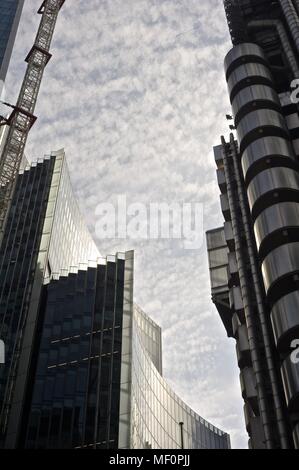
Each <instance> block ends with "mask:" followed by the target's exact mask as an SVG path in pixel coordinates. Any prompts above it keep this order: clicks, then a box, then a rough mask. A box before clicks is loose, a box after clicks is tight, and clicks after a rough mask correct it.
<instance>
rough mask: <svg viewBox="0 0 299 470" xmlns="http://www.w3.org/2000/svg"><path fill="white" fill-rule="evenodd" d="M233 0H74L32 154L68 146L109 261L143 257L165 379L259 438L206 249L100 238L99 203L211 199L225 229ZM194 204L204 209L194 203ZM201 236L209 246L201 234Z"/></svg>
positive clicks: (48, 77)
mask: <svg viewBox="0 0 299 470" xmlns="http://www.w3.org/2000/svg"><path fill="white" fill-rule="evenodd" d="M40 3H41V0H25V6H24V11H23V15H22V19H21V24H20V28H19V32H18V36H17V39H16V45H15V49H14V52H13V57H12V62H11V66H10V69H9V73H8V77H7V82H6V100H7V101H10V102H12V103H13V102H15V100H16V97H17V94H18V91H19V88H20V85H21V80H22V77H23V73H24V71H25V63H24V58H25V56H26V55H27V53H28V51H29V50H30V48H31V46H32V44H33V41H34V37H35V34H36V31H37V28H38V23H39V19H40V17H39V15H37V14H36V11H37V9H38V7H39V6H40ZM230 48H231V44H230V38H229V34H228V28H227V24H226V19H225V15H224V10H223V5H222V0H200V1H199V0H88V1H87V0H66V2H65V5H64V7H63V9H62V11H61V14H60V16H59V20H58V23H57V27H56V30H55V35H54V40H53V44H52V50H51V52H52V54H53V57H52V59H51V61H50V62H49V65H48V67H47V69H46V72H45V75H44V79H43V83H42V87H41V90H40V95H39V99H38V105H37V108H36V115H37V117H38V120H37V122H36V124H35V126H34V127H33V128H32V130H31V134H30V137H29V140H28V143H27V148H26V155H27V158H29V160H30V159H31V160H34V159H37V158H40V157H42V156H43V155H47V154H50V152H51V151H55V150H58V149H61V148H64V149H65V151H66V155H67V161H68V166H69V169H70V173H71V179H72V184H73V188H74V191H75V193H76V196H77V198H78V201H79V204H80V207H81V210H82V213H83V215H84V217H85V219H86V222H87V224H88V227H89V229H90V231H91V233H92V234H93V236H94V238H95V241H96V243H97V245H98V247H99V250H100V252H101V253H102V254H103V255H105V254H112V253H115V252H116V251H124V250H128V249H134V250H135V262H136V268H135V286H134V291H135V292H134V295H135V300H136V302H137V303H138V304H139V305H140V306H141V307H142V309H143V310H144V311H145V312H147V314H149V315H150V316H151V317H152V318H153V319H154V320H155V321H156V322H157V323H158V324H160V326H161V327H162V329H163V369H164V376H165V378H166V379H167V380H168V381H169V383H170V384H171V385H172V386H173V388H174V389H175V391H176V392H177V393H178V394H179V395H180V396H181V397H182V399H183V400H184V401H186V403H187V404H188V405H189V406H191V407H192V408H193V409H194V410H195V411H196V412H197V413H199V414H200V415H202V416H203V417H204V418H206V419H208V420H210V421H211V422H212V423H213V424H214V425H216V426H219V427H220V428H221V429H223V430H225V431H226V432H228V433H230V435H231V440H232V446H233V447H234V448H246V447H247V441H248V437H247V434H246V431H245V425H244V418H243V403H242V399H241V393H240V385H239V371H238V367H237V360H236V354H235V344H234V341H233V340H231V339H228V338H227V337H226V332H225V329H224V327H223V325H222V323H221V320H220V318H219V316H218V313H217V311H216V308H215V307H214V306H213V304H212V302H211V294H210V282H209V272H208V261H207V254H206V246H205V241H204V242H203V243H202V244H201V246H200V248H199V247H198V248H197V249H193V250H190V249H189V250H188V249H186V247H185V246H184V243H183V241H182V240H171V239H170V240H169V239H158V240H146V239H139V240H135V239H134V240H133V239H115V238H114V239H103V238H102V237H100V238H99V237H98V236H97V232H96V227H97V222H98V220H99V207H101V206H99V205H100V204H103V203H107V202H108V203H115V201H116V200H117V198H118V197H119V196H122V197H124V196H125V197H126V199H127V203H128V204H136V203H139V204H140V203H142V204H144V205H145V207H147V208H148V207H149V205H150V204H151V203H167V204H172V203H179V204H181V206H182V204H193V205H194V204H200V205H201V207H203V227H201V232H202V234H201V235H202V238H203V235H204V233H203V232H204V231H206V230H208V229H210V228H214V227H216V226H219V225H222V224H223V220H222V214H221V211H220V203H219V188H218V186H217V181H216V174H215V163H214V158H213V146H214V145H218V144H219V143H220V136H221V135H222V134H224V135H228V132H229V129H228V123H227V121H226V120H225V115H226V114H227V113H229V112H230V105H229V101H228V93H227V89H226V83H225V78H224V71H223V59H224V57H225V54H226V53H227V52H228V50H229V49H230ZM192 207H193V206H192ZM203 240H204V238H203Z"/></svg>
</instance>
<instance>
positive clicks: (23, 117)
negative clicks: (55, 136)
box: [0, 0, 65, 232]
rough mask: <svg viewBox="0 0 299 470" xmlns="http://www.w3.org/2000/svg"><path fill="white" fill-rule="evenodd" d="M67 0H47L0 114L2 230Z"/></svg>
mask: <svg viewBox="0 0 299 470" xmlns="http://www.w3.org/2000/svg"><path fill="white" fill-rule="evenodd" d="M64 2H65V0H44V1H43V3H42V5H41V7H40V9H39V10H38V13H39V14H40V15H42V17H41V21H40V25H39V29H38V33H37V35H36V39H35V42H34V45H33V47H32V48H31V50H30V52H29V54H28V55H27V57H26V59H25V60H26V62H27V64H28V65H27V70H26V73H25V77H24V80H23V84H22V87H21V91H20V94H19V97H18V101H17V104H16V105H15V106H13V105H10V104H9V103H4V104H5V105H7V106H9V107H10V108H12V110H13V111H12V113H11V115H10V117H9V118H8V119H5V118H4V117H3V116H0V126H3V125H8V126H9V130H8V133H7V138H6V142H5V145H4V148H3V153H2V156H1V160H0V232H1V231H3V228H4V225H5V220H6V215H7V212H8V208H9V205H10V201H11V198H12V194H13V188H14V182H15V180H16V176H17V175H18V172H19V169H20V165H21V161H22V158H23V154H24V150H25V145H26V141H27V138H28V134H29V131H30V129H31V127H32V126H33V124H34V123H35V121H36V117H35V115H34V111H35V106H36V102H37V97H38V93H39V89H40V85H41V81H42V78H43V74H44V70H45V68H46V66H47V64H48V62H49V60H50V59H51V54H50V46H51V42H52V38H53V33H54V30H55V26H56V21H57V17H58V14H59V11H60V9H61V7H62V6H63V4H64Z"/></svg>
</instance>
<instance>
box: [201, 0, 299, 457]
mask: <svg viewBox="0 0 299 470" xmlns="http://www.w3.org/2000/svg"><path fill="white" fill-rule="evenodd" d="M224 6H225V11H226V15H227V20H228V25H229V29H230V33H231V38H232V42H233V48H232V49H231V50H230V51H229V53H228V54H227V56H226V58H225V74H226V80H227V84H228V92H229V97H230V101H231V106H232V113H233V116H230V115H228V116H227V118H228V119H229V122H230V123H233V126H232V128H233V129H234V128H235V129H236V134H237V135H236V136H234V135H233V134H231V136H230V139H229V140H228V141H227V140H226V139H225V138H224V137H222V139H221V145H219V146H217V147H215V149H214V154H215V161H216V165H217V180H218V185H219V189H220V192H221V196H220V200H221V210H222V213H223V217H224V220H225V222H224V226H223V227H220V228H218V229H216V230H212V231H210V232H208V234H207V243H208V253H209V261H210V271H211V286H212V299H213V302H214V303H215V305H216V307H217V309H218V311H219V314H220V316H221V319H222V321H223V323H224V326H225V328H226V331H227V334H228V336H229V337H234V338H235V339H236V353H237V360H238V365H239V367H240V384H241V390H242V396H243V399H244V414H245V421H246V429H247V431H248V433H249V437H250V439H249V446H250V447H251V448H267V449H273V448H283V449H288V448H294V447H295V448H297V449H298V448H299V364H298V361H296V360H294V355H293V353H294V344H295V343H294V340H297V339H298V338H299V282H298V280H299V206H298V202H299V163H298V158H299V116H298V100H297V98H296V96H294V93H293V91H294V86H295V87H296V82H294V83H293V80H294V79H297V80H298V78H299V41H298V38H299V2H298V1H297V0H279V1H274V2H273V1H270V0H263V1H261V0H258V1H257V0H225V1H224ZM297 95H298V94H297Z"/></svg>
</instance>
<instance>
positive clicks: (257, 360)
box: [221, 137, 274, 449]
mask: <svg viewBox="0 0 299 470" xmlns="http://www.w3.org/2000/svg"><path fill="white" fill-rule="evenodd" d="M221 140H222V145H223V149H224V152H223V153H224V156H223V163H224V172H225V177H226V185H227V196H228V200H229V206H230V212H231V220H232V228H233V234H234V239H235V249H236V258H237V265H238V271H239V278H240V288H241V292H242V299H243V305H244V312H245V318H246V325H247V331H248V341H249V347H250V354H251V361H252V367H253V370H254V374H255V378H256V385H257V387H256V389H257V397H258V404H259V410H260V416H261V421H262V425H263V430H264V435H265V445H266V448H267V449H273V448H274V439H273V429H272V426H271V418H270V415H271V413H270V410H269V401H268V396H267V393H266V385H265V377H264V368H263V366H262V361H261V355H260V348H259V335H258V332H257V331H256V324H255V318H256V315H255V313H254V310H253V308H252V302H251V299H250V292H249V288H248V282H247V275H246V265H245V260H244V258H243V253H242V239H241V229H240V223H239V221H238V217H237V207H236V200H235V198H234V196H233V190H232V183H231V181H232V174H231V170H230V167H229V163H228V153H227V149H226V147H227V144H226V142H225V139H224V137H222V138H221ZM230 158H232V156H231V157H230Z"/></svg>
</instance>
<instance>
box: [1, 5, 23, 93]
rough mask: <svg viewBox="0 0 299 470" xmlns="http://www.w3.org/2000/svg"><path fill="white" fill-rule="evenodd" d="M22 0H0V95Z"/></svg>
mask: <svg viewBox="0 0 299 470" xmlns="http://www.w3.org/2000/svg"><path fill="white" fill-rule="evenodd" d="M23 5H24V0H1V2H0V95H1V91H2V89H1V81H2V82H4V81H5V78H6V73H7V70H8V65H9V61H10V57H11V53H12V49H13V45H14V42H15V38H16V34H17V30H18V26H19V21H20V17H21V13H22V8H23Z"/></svg>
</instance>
